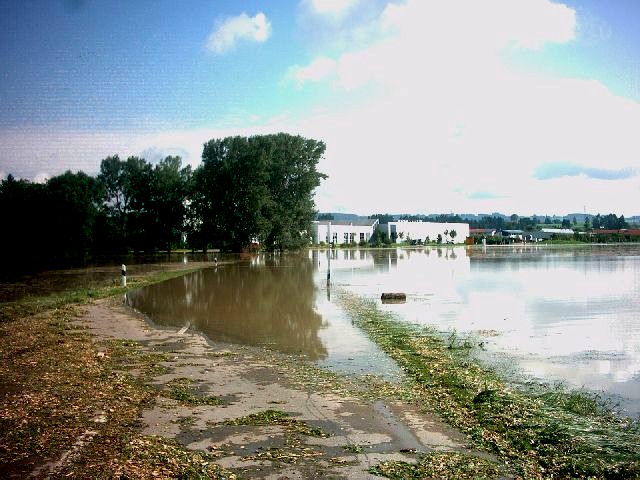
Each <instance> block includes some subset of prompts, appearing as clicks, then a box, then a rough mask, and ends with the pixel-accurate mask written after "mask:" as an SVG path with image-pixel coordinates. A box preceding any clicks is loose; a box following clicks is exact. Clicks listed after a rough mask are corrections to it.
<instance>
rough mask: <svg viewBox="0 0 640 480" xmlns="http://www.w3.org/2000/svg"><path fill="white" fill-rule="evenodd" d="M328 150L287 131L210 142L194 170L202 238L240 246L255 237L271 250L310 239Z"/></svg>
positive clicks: (225, 246)
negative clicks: (315, 193)
mask: <svg viewBox="0 0 640 480" xmlns="http://www.w3.org/2000/svg"><path fill="white" fill-rule="evenodd" d="M324 150H325V145H324V143H323V142H319V141H316V140H309V139H305V138H302V137H299V136H292V135H288V134H284V133H279V134H276V135H264V136H254V137H249V138H247V137H227V138H224V139H215V140H210V141H209V142H207V143H206V144H205V146H204V150H203V153H202V165H201V166H200V167H198V169H197V170H196V172H195V174H194V177H195V178H194V180H195V181H194V184H195V188H194V196H193V202H194V205H193V211H195V212H196V213H197V215H196V219H197V220H196V221H195V222H193V223H194V226H195V228H196V232H195V233H196V237H197V238H198V241H199V242H200V243H201V244H202V245H203V247H204V248H206V246H207V245H209V244H211V245H216V246H219V247H221V248H223V249H226V250H234V251H239V250H240V249H242V248H243V247H245V246H246V245H248V244H249V243H250V242H252V241H253V240H254V239H255V240H258V241H260V242H261V243H262V244H264V246H265V247H266V248H267V249H269V250H276V249H278V250H283V249H288V248H298V247H300V246H303V245H305V244H307V243H308V241H309V232H310V231H311V221H312V220H313V216H314V213H315V212H314V207H315V205H314V202H313V191H314V189H315V188H316V187H317V186H318V185H319V184H320V180H321V179H323V178H326V176H325V175H324V174H322V173H319V172H317V171H316V165H317V163H318V161H319V160H320V158H322V155H323V154H324Z"/></svg>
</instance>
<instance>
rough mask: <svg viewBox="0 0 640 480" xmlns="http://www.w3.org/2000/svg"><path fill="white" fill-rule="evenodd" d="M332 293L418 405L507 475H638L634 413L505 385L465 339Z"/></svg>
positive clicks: (639, 430) (639, 435)
mask: <svg viewBox="0 0 640 480" xmlns="http://www.w3.org/2000/svg"><path fill="white" fill-rule="evenodd" d="M339 300H340V303H341V304H342V306H343V307H344V308H345V309H346V311H347V312H348V314H349V316H350V318H351V320H352V321H353V322H354V323H355V324H356V325H357V326H358V327H360V328H361V329H362V330H364V331H365V332H366V333H367V334H368V335H369V336H370V337H371V338H372V340H374V341H375V342H376V343H377V344H378V345H379V346H380V347H381V348H382V349H383V350H384V351H385V352H386V353H387V354H389V355H390V356H391V357H392V358H393V359H394V360H396V362H397V363H398V364H399V365H400V366H401V367H402V368H403V369H404V371H405V372H406V373H407V374H408V375H409V376H410V377H411V378H412V379H413V381H414V382H415V383H414V389H415V390H416V397H417V398H418V401H419V402H420V405H421V407H422V408H423V409H424V410H425V411H428V412H432V413H437V414H439V415H441V416H442V417H444V418H445V419H446V420H447V421H448V422H449V423H450V424H451V425H453V426H454V427H456V428H458V429H460V430H462V431H463V432H465V433H466V434H467V435H468V436H469V438H470V439H471V440H472V442H473V443H474V445H475V446H476V447H478V448H480V449H484V450H486V451H488V452H490V453H492V454H495V455H497V456H498V457H499V458H500V459H501V460H502V461H503V462H504V463H505V464H506V465H507V466H508V468H510V469H511V470H512V472H513V473H514V474H515V475H517V476H519V477H522V478H639V477H640V423H639V422H638V421H637V420H636V421H634V420H631V419H629V418H626V417H624V416H620V415H618V414H617V413H616V412H615V411H614V410H612V409H610V408H608V407H607V405H606V404H604V403H603V402H600V401H599V400H598V398H597V397H592V396H589V395H587V394H582V393H575V392H566V391H563V390H561V389H556V390H553V391H549V390H545V389H543V388H540V389H532V390H530V391H527V392H525V391H522V390H519V389H516V388H513V387H510V386H509V385H507V384H506V383H505V382H504V381H503V380H502V379H501V378H500V377H499V375H497V374H496V373H495V372H493V371H491V370H490V369H487V368H485V367H483V366H481V365H479V364H478V363H477V362H476V361H474V360H473V359H472V358H471V356H470V355H469V349H470V348H472V342H464V341H460V340H458V339H455V338H450V339H449V340H446V339H444V340H443V339H442V338H441V336H439V335H438V332H435V331H433V330H428V329H422V328H418V327H414V326H411V325H408V324H406V323H402V322H400V321H398V320H397V319H396V318H395V317H394V315H393V314H391V313H389V312H383V311H381V310H380V309H378V308H377V304H376V303H375V302H373V301H368V300H365V299H362V298H360V297H357V296H354V295H351V294H348V293H346V292H341V293H340V294H339ZM391 467H394V468H392V470H394V471H404V470H403V468H404V469H409V470H407V471H415V470H416V468H419V465H417V466H415V465H414V466H411V465H404V466H402V465H399V464H395V465H381V467H380V468H379V470H377V472H378V473H384V471H385V468H386V469H387V470H388V469H389V468H391ZM411 469H413V470H411ZM428 471H429V470H424V472H423V473H425V474H427V473H428ZM419 474H420V471H419V472H418V476H416V478H419Z"/></svg>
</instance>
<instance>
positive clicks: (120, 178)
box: [98, 155, 155, 252]
mask: <svg viewBox="0 0 640 480" xmlns="http://www.w3.org/2000/svg"><path fill="white" fill-rule="evenodd" d="M152 173H153V169H152V167H151V165H150V164H149V163H147V162H146V161H145V160H144V159H143V158H139V157H129V158H127V160H126V161H123V160H120V158H119V157H118V156H117V155H114V156H111V157H107V158H105V159H104V160H102V162H101V164H100V174H99V175H98V180H99V182H100V185H101V189H102V192H103V203H102V208H103V211H104V215H105V219H104V220H105V221H104V225H102V226H101V228H102V229H103V230H104V231H103V233H104V235H105V236H106V238H105V240H107V239H109V240H107V242H106V244H105V246H106V248H107V249H108V250H109V251H120V252H126V251H127V249H128V248H133V249H134V251H138V250H143V249H145V247H146V248H151V249H152V248H153V240H152V238H153V231H154V230H153V224H154V222H155V220H154V216H155V214H154V212H153V211H152V206H151V190H152V181H153V179H152Z"/></svg>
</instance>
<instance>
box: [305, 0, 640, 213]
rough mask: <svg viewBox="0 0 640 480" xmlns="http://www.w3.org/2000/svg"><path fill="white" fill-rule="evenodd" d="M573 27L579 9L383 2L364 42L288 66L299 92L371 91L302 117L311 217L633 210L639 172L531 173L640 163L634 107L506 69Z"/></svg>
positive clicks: (503, 1) (561, 39) (592, 84)
mask: <svg viewBox="0 0 640 480" xmlns="http://www.w3.org/2000/svg"><path fill="white" fill-rule="evenodd" d="M576 29H577V17H576V13H575V11H573V10H572V9H570V8H568V7H566V6H565V5H562V4H557V3H553V2H550V1H548V0H523V1H520V2H513V1H511V0H487V1H483V2H477V1H470V0H469V1H463V0H457V1H456V0H441V1H425V0H409V1H407V2H406V3H404V4H390V5H388V6H387V8H386V9H385V10H384V12H383V13H382V14H381V15H380V16H379V18H378V21H377V30H378V35H377V36H376V40H375V41H373V42H369V44H368V45H367V46H366V47H356V48H354V49H351V50H348V51H345V52H344V53H342V54H338V55H334V56H333V58H330V57H327V56H319V57H317V58H316V59H315V60H314V61H313V62H311V63H310V64H309V65H308V66H305V67H296V68H294V69H293V72H294V73H295V78H296V80H297V82H298V85H299V86H304V84H305V83H306V82H324V83H326V84H328V85H331V86H333V88H336V89H338V91H340V90H343V91H345V92H352V91H354V90H358V89H360V88H362V87H365V86H369V85H375V86H376V87H378V88H377V89H376V90H375V91H376V92H378V93H380V95H379V96H377V97H375V98H371V97H369V98H368V99H367V101H366V103H364V104H361V105H358V106H357V107H356V108H353V109H351V110H348V111H345V110H344V109H340V111H337V110H335V109H334V111H333V113H331V112H329V113H326V114H325V115H323V117H322V118H320V117H317V116H316V117H313V118H310V119H309V120H307V121H306V122H305V123H306V126H307V127H308V128H305V131H309V132H312V133H313V134H314V135H316V137H317V138H323V139H325V140H326V142H327V145H328V150H327V159H326V161H325V162H324V165H323V167H324V169H325V171H326V173H328V174H329V179H328V180H327V181H326V182H325V184H324V185H323V186H322V187H321V190H320V192H321V193H320V194H319V195H318V201H319V207H320V209H321V210H331V209H332V208H331V206H332V205H348V204H351V205H358V207H354V209H356V210H358V211H361V212H364V213H366V212H371V211H396V212H397V211H452V210H453V211H469V212H474V211H475V212H477V211H487V210H488V211H495V210H503V211H518V212H522V213H527V212H530V213H534V212H535V211H536V210H538V209H540V210H542V211H548V212H552V211H557V209H558V208H559V205H563V206H564V207H560V208H566V210H567V211H568V210H574V211H581V210H582V206H583V204H585V203H587V204H588V203H589V202H588V201H587V199H591V198H592V199H597V200H594V202H593V203H597V204H598V207H597V208H600V209H601V210H602V211H605V210H606V209H611V210H610V211H617V210H619V209H620V208H627V209H628V208H631V207H630V206H631V205H632V204H633V203H637V201H636V202H628V203H626V204H625V203H623V202H621V199H622V198H626V199H627V200H631V199H632V198H633V197H634V196H635V197H637V194H638V187H639V186H640V180H639V179H638V177H637V176H636V177H629V178H621V179H618V180H615V181H608V182H607V181H604V180H602V179H601V178H597V175H595V176H592V178H583V177H584V176H576V177H565V178H562V179H561V180H560V179H559V180H558V181H556V180H546V181H541V180H538V179H536V178H535V176H534V173H535V172H536V168H537V167H539V166H540V165H542V164H545V163H557V162H567V163H572V164H576V165H586V166H588V167H589V169H590V171H592V172H606V171H636V170H637V168H638V167H639V166H640V138H638V136H637V135H635V134H634V132H633V127H632V126H634V125H638V124H640V105H639V104H638V103H637V102H634V101H632V100H627V99H624V98H620V97H616V96H614V95H613V94H612V93H611V92H610V91H609V90H608V89H607V88H606V87H604V86H603V85H602V84H601V83H599V82H597V81H594V80H580V79H571V78H564V79H562V78H553V77H550V76H546V77H545V76H540V75H533V74H525V73H522V72H518V71H515V70H513V69H511V68H510V67H509V66H508V65H507V64H505V63H504V61H503V58H504V56H503V54H504V51H505V49H511V50H513V51H515V52H517V50H519V49H534V50H540V49H543V48H544V47H545V45H547V44H549V43H566V42H571V41H573V40H574V38H575V32H576ZM629 169H630V170H629ZM623 177H624V176H623ZM353 179H357V182H356V183H354V181H353ZM360 185H363V186H365V188H361V187H359V186H360ZM621 186H623V188H624V189H625V190H624V192H625V193H624V194H622V193H620V192H619V193H616V188H619V187H621ZM475 192H483V195H477V194H474V193H475ZM483 197H484V198H483ZM491 197H493V198H491ZM320 202H323V203H320ZM594 207H595V205H594ZM540 210H538V211H540ZM559 213H562V212H559ZM627 213H629V212H627Z"/></svg>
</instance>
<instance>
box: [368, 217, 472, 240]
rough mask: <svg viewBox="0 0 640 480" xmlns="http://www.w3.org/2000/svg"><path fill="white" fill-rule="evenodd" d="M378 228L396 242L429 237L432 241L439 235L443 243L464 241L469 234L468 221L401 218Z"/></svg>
mask: <svg viewBox="0 0 640 480" xmlns="http://www.w3.org/2000/svg"><path fill="white" fill-rule="evenodd" d="M378 229H379V230H382V231H383V232H384V233H385V235H387V237H388V238H394V237H395V239H396V243H401V242H404V241H406V240H421V241H423V242H424V241H426V240H427V238H428V239H429V241H431V242H435V241H436V240H437V239H438V235H441V236H442V243H449V242H455V243H462V242H464V240H465V238H467V237H468V236H469V224H468V223H437V222H410V221H407V220H400V221H399V222H389V223H383V224H380V225H378ZM452 231H455V232H456V233H455V237H454V238H452V237H451V232H452ZM445 232H447V233H446V234H445Z"/></svg>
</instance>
